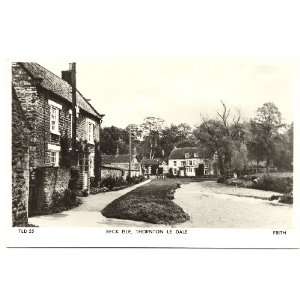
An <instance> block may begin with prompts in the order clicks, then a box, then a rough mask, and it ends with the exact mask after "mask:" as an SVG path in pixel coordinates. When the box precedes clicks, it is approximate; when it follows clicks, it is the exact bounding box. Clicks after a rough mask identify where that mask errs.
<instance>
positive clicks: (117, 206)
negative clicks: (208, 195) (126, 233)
mask: <svg viewBox="0 0 300 300" xmlns="http://www.w3.org/2000/svg"><path fill="white" fill-rule="evenodd" d="M178 182H179V181H178V180H176V179H166V180H153V181H151V182H149V183H147V184H145V185H143V186H141V187H138V188H137V189H135V190H133V191H131V192H129V193H128V194H126V195H124V196H122V197H120V198H118V199H116V200H114V201H113V202H111V203H110V204H109V205H107V206H106V207H105V208H104V209H103V210H102V214H103V215H104V216H105V217H107V218H117V219H126V220H134V221H143V222H148V223H153V224H177V223H183V222H185V221H187V220H189V215H188V214H187V213H185V212H184V211H183V209H182V208H181V207H179V206H178V205H177V204H175V203H174V202H173V201H172V199H173V198H174V193H175V190H176V189H177V188H178V184H177V183H178Z"/></svg>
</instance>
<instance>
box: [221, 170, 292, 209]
mask: <svg viewBox="0 0 300 300" xmlns="http://www.w3.org/2000/svg"><path fill="white" fill-rule="evenodd" d="M224 183H225V184H228V185H233V186H238V187H244V188H252V189H257V190H264V191H273V192H277V193H281V194H283V196H281V197H278V196H277V197H274V198H272V199H270V200H277V199H279V202H282V203H288V204H292V203H293V193H292V192H293V176H292V175H291V174H290V173H289V174H287V173H286V174H284V175H283V174H282V173H270V174H257V175H246V176H243V177H241V178H229V179H226V180H224Z"/></svg>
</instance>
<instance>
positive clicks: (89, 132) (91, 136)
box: [87, 119, 95, 144]
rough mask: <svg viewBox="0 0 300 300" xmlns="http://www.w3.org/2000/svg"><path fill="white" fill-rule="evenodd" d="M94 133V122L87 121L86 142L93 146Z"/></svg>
mask: <svg viewBox="0 0 300 300" xmlns="http://www.w3.org/2000/svg"><path fill="white" fill-rule="evenodd" d="M94 132H95V122H93V121H92V120H89V119H88V120H87V141H88V143H90V144H94Z"/></svg>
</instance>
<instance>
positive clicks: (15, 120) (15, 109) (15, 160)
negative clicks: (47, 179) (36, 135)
mask: <svg viewBox="0 0 300 300" xmlns="http://www.w3.org/2000/svg"><path fill="white" fill-rule="evenodd" d="M27 126H28V125H27V124H26V120H25V116H24V113H23V111H22V108H21V105H20V103H19V102H18V100H17V99H16V98H15V97H13V99H12V223H13V226H24V225H26V224H27V222H28V194H29V130H28V129H27Z"/></svg>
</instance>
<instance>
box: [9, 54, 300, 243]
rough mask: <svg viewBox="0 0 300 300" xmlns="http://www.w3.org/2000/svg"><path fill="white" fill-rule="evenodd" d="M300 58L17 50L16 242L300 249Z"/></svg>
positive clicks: (12, 203) (12, 227)
mask: <svg viewBox="0 0 300 300" xmlns="http://www.w3.org/2000/svg"><path fill="white" fill-rule="evenodd" d="M299 66H300V64H299V62H298V61H291V60H284V59H277V60H276V59H273V60H272V59H271V60H263V59H258V58H241V57H237V58H232V57H231V58H226V57H188V56H185V57H169V58H167V57H136V58H134V57H130V58H129V57H128V58H126V57H122V58H120V57H110V58H107V57H106V58H100V57H99V60H95V61H84V60H80V59H78V61H76V62H72V61H71V62H69V61H60V62H57V61H51V60H46V61H43V60H41V61H36V62H27V61H13V62H10V63H9V66H8V67H9V69H10V71H9V72H10V74H11V81H10V83H11V84H10V86H8V94H9V95H10V98H11V120H12V121H11V122H12V123H11V178H12V182H11V186H12V189H11V198H10V199H7V216H8V217H7V236H6V246H7V247H159V248H298V247H299V210H298V208H299V207H298V206H297V204H294V198H297V197H298V196H297V195H298V194H297V189H296V184H294V182H295V180H297V178H296V177H295V176H296V174H294V173H295V172H294V170H296V164H297V160H296V159H295V153H296V151H294V144H296V143H297V142H294V141H296V137H295V135H294V125H295V124H294V120H295V119H296V118H295V117H296V115H293V112H294V111H295V110H294V109H295V107H294V103H295V101H296V99H297V97H298V96H299V91H298V90H297V84H298V83H299ZM298 87H299V85H298ZM297 91H298V94H297Z"/></svg>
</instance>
